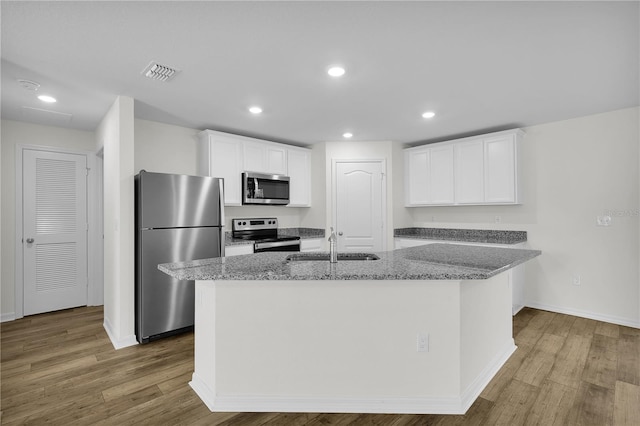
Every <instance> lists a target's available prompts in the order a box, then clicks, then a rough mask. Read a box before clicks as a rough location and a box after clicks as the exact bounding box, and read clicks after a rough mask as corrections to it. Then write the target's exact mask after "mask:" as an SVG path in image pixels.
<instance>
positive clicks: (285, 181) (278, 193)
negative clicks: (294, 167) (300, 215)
mask: <svg viewBox="0 0 640 426" xmlns="http://www.w3.org/2000/svg"><path fill="white" fill-rule="evenodd" d="M242 204H272V205H286V204H289V176H282V175H269V174H264V173H254V172H244V173H242Z"/></svg>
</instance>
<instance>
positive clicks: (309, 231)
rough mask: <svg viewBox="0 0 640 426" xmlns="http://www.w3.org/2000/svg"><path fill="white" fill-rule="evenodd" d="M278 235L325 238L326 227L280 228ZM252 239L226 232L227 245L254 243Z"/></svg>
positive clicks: (304, 238)
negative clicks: (244, 238) (233, 235)
mask: <svg viewBox="0 0 640 426" xmlns="http://www.w3.org/2000/svg"><path fill="white" fill-rule="evenodd" d="M278 237H300V239H301V240H307V239H311V238H324V229H320V228H279V229H278ZM253 243H254V241H252V240H243V239H241V238H233V237H232V236H231V232H230V231H227V232H225V242H224V245H225V246H237V245H246V244H253Z"/></svg>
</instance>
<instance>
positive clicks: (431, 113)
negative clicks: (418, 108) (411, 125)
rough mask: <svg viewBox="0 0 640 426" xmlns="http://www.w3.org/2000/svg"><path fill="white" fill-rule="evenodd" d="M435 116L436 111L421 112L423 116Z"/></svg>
mask: <svg viewBox="0 0 640 426" xmlns="http://www.w3.org/2000/svg"><path fill="white" fill-rule="evenodd" d="M435 116H436V113H435V112H433V111H427V112H425V113H424V114H422V117H423V118H433V117H435Z"/></svg>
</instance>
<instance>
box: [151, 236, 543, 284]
mask: <svg viewBox="0 0 640 426" xmlns="http://www.w3.org/2000/svg"><path fill="white" fill-rule="evenodd" d="M289 254H291V253H290V252H265V253H257V254H249V255H244V256H233V257H226V258H213V259H203V260H195V261H191V262H179V263H165V264H162V265H159V266H158V268H159V269H160V270H161V271H163V272H165V273H167V274H169V275H171V276H172V277H174V278H178V279H181V280H474V279H486V278H489V277H492V276H494V275H496V274H499V273H501V272H504V271H506V270H508V269H511V268H513V267H514V266H516V265H519V264H521V263H524V262H526V261H527V260H529V259H533V258H534V257H536V256H539V255H540V254H541V252H540V251H539V250H520V249H509V248H497V247H476V246H466V245H459V244H439V243H436V244H429V245H425V246H419V247H411V248H405V249H399V250H393V251H388V252H380V253H376V254H377V255H378V256H379V257H380V259H379V260H371V261H340V262H338V263H334V264H332V263H329V262H328V261H296V262H287V261H286V260H285V258H286V257H287V256H288V255H289Z"/></svg>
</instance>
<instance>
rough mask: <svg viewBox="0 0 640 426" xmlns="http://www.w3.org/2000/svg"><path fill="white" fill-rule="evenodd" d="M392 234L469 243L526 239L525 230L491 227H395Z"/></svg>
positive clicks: (516, 242)
mask: <svg viewBox="0 0 640 426" xmlns="http://www.w3.org/2000/svg"><path fill="white" fill-rule="evenodd" d="M393 236H394V237H398V238H413V239H423V240H447V241H460V242H470V243H488V244H518V243H523V242H525V241H527V231H498V230H491V229H449V228H397V229H394V231H393Z"/></svg>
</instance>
